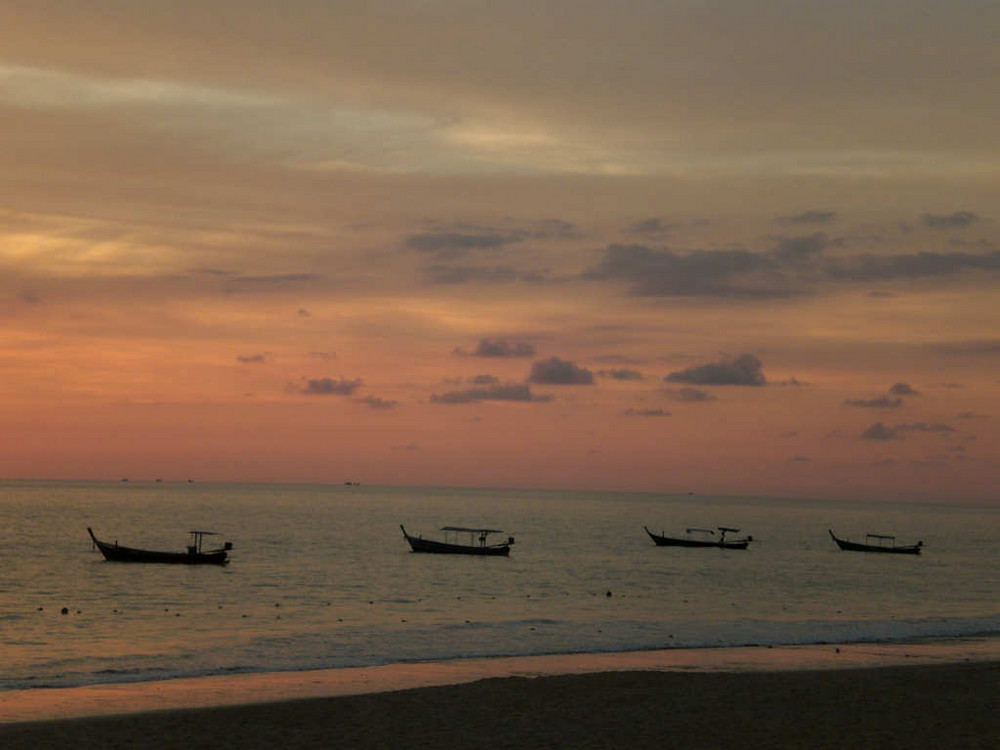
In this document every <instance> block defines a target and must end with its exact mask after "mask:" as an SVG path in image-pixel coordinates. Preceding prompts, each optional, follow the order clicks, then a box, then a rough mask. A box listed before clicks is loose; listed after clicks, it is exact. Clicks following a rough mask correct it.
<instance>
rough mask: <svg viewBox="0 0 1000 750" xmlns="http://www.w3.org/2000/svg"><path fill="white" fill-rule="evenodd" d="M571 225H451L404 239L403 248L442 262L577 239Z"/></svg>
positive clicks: (544, 221) (555, 221)
mask: <svg viewBox="0 0 1000 750" xmlns="http://www.w3.org/2000/svg"><path fill="white" fill-rule="evenodd" d="M579 237H580V232H579V230H578V229H577V227H576V226H575V225H574V224H571V223H570V222H568V221H562V220H561V219H542V220H541V221H537V222H532V223H528V224H524V225H521V226H517V227H514V228H498V227H492V226H480V225H470V224H458V225H452V226H450V227H447V228H442V229H440V230H437V231H430V232H418V233H414V234H411V235H409V236H407V238H406V239H405V240H404V244H405V245H406V247H408V248H409V249H411V250H415V251H417V252H418V253H424V254H428V255H433V256H435V257H437V258H441V259H449V258H461V257H465V256H467V255H469V254H470V253H473V252H478V251H494V250H499V249H501V248H503V247H506V246H507V245H513V244H517V243H519V242H524V241H525V240H531V239H578V238H579Z"/></svg>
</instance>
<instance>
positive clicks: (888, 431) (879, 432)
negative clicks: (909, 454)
mask: <svg viewBox="0 0 1000 750" xmlns="http://www.w3.org/2000/svg"><path fill="white" fill-rule="evenodd" d="M861 437H862V439H864V440H892V439H894V438H896V437H897V435H896V431H895V430H894V429H892V428H891V427H886V426H885V425H884V424H882V423H881V422H876V423H875V424H873V425H872V426H871V427H869V428H868V429H867V430H865V431H864V432H862V433H861Z"/></svg>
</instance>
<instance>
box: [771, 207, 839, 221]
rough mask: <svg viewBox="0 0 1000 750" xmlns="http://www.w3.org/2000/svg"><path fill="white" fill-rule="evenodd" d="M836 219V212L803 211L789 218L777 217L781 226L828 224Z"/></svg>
mask: <svg viewBox="0 0 1000 750" xmlns="http://www.w3.org/2000/svg"><path fill="white" fill-rule="evenodd" d="M836 217H837V212H836V211H815V210H813V211H803V212H802V213H800V214H792V215H791V216H779V217H778V221H779V222H780V223H782V224H829V223H830V222H831V221H833V220H834V219H835V218H836Z"/></svg>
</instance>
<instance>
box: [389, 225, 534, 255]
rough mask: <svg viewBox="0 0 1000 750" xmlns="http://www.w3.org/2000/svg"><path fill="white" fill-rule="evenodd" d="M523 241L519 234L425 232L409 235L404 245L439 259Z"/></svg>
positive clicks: (485, 231) (491, 231)
mask: <svg viewBox="0 0 1000 750" xmlns="http://www.w3.org/2000/svg"><path fill="white" fill-rule="evenodd" d="M523 240H524V234H523V233H521V232H514V233H510V232H499V231H496V230H483V231H478V232H427V233H422V234H411V235H410V236H409V237H407V238H406V240H405V245H406V246H407V247H408V248H410V249H411V250H416V251H417V252H420V253H428V254H431V255H435V256H437V257H439V258H458V257H461V256H464V255H467V254H468V253H469V252H471V251H473V250H496V249H497V248H501V247H503V246H504V245H509V244H511V243H514V242H521V241H523Z"/></svg>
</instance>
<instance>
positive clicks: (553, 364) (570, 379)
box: [528, 357, 594, 385]
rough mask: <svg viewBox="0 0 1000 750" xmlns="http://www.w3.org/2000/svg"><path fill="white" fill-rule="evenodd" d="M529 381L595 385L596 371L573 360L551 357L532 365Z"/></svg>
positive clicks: (549, 383) (552, 383) (548, 383)
mask: <svg viewBox="0 0 1000 750" xmlns="http://www.w3.org/2000/svg"><path fill="white" fill-rule="evenodd" d="M528 382H530V383H539V384H544V385H593V383H594V373H592V372H591V371H590V370H588V369H586V368H583V367H579V366H578V365H576V364H574V363H573V362H568V361H566V360H564V359H559V357H550V358H549V359H543V360H539V361H538V362H534V363H533V364H532V365H531V374H529V375H528Z"/></svg>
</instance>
